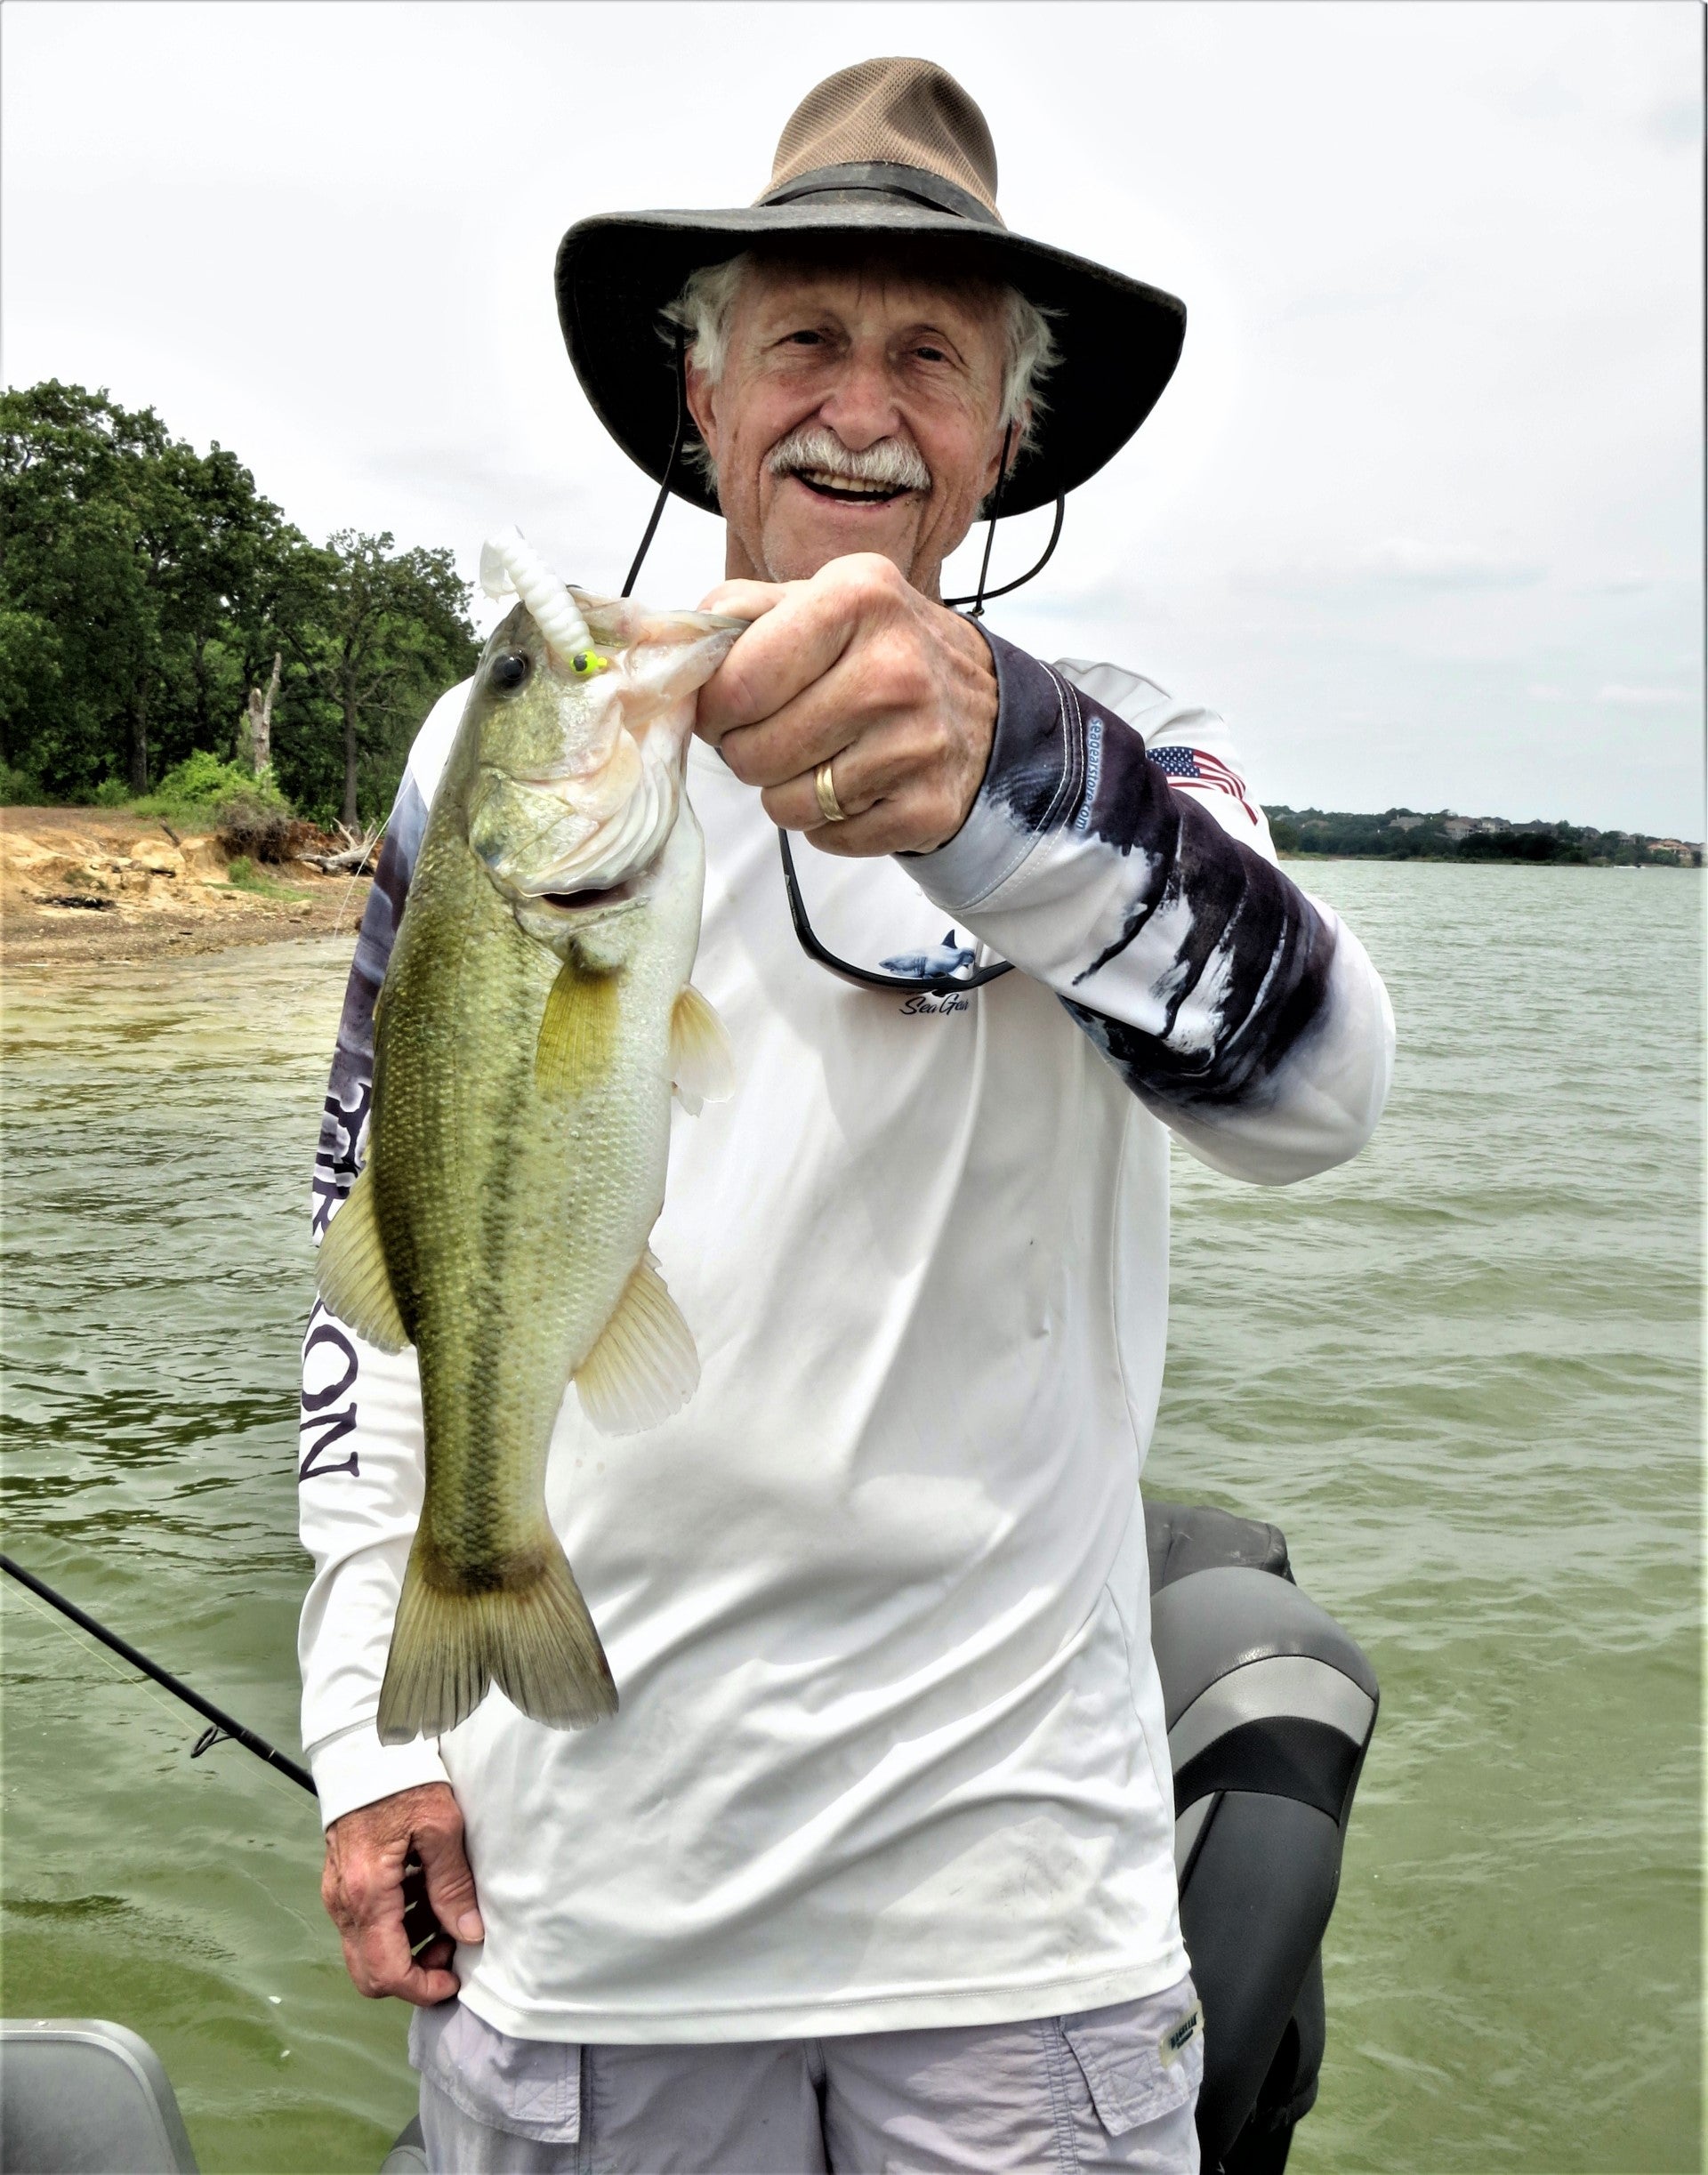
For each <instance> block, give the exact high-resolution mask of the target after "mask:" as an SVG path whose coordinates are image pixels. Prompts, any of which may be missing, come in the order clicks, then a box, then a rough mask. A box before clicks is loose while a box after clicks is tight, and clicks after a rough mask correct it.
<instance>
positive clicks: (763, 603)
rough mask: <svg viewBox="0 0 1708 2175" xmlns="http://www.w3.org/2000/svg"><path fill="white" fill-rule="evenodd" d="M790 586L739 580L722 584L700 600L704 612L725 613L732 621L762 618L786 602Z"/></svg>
mask: <svg viewBox="0 0 1708 2175" xmlns="http://www.w3.org/2000/svg"><path fill="white" fill-rule="evenodd" d="M789 586H790V584H787V583H785V582H750V581H743V580H741V579H739V578H737V579H736V580H734V581H728V582H720V583H719V584H718V585H717V587H716V588H715V589H708V590H707V591H706V592H705V596H703V597H702V598H701V599H700V603H699V608H700V610H701V611H703V612H721V613H722V614H723V615H724V616H725V617H726V618H729V619H762V618H763V617H764V616H765V615H766V613H767V612H769V611H774V610H775V609H776V608H777V606H778V605H779V604H781V603H782V601H783V599H784V596H785V595H786V592H787V590H788V588H789Z"/></svg>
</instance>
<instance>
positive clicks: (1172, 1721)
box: [1146, 1503, 1379, 2175]
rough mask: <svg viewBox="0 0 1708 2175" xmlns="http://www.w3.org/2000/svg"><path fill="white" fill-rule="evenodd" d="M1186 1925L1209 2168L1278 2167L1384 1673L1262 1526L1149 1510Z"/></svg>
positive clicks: (1305, 2079)
mask: <svg viewBox="0 0 1708 2175" xmlns="http://www.w3.org/2000/svg"><path fill="white" fill-rule="evenodd" d="M1146 1526H1147V1534H1146V1537H1147V1541H1148V1544H1149V1545H1148V1553H1149V1558H1150V1565H1151V1578H1152V1596H1151V1645H1152V1647H1153V1650H1154V1652H1155V1654H1156V1668H1157V1673H1158V1675H1159V1677H1160V1678H1161V1680H1162V1686H1163V1703H1164V1713H1165V1717H1166V1720H1167V1724H1168V1745H1169V1755H1170V1759H1171V1761H1172V1767H1173V1770H1174V1811H1175V1827H1174V1858H1175V1868H1176V1871H1177V1873H1178V1874H1179V1878H1180V1932H1181V1937H1182V1938H1183V1939H1184V1941H1185V1944H1186V1949H1187V1953H1188V1956H1189V1957H1190V1959H1191V1962H1192V1975H1193V1978H1194V1979H1195V1981H1196V1985H1197V1988H1198V1993H1199V1995H1200V1997H1201V1998H1202V2000H1203V2002H1204V2026H1205V2030H1204V2084H1203V2087H1202V2090H1201V2091H1200V2093H1199V2098H1198V2140H1199V2146H1200V2150H1201V2153H1202V2156H1203V2162H1204V2169H1205V2175H1213V2171H1218V2170H1220V2171H1221V2175H1280V2171H1281V2170H1282V2169H1283V2168H1284V2167H1285V2163H1286V2158H1287V2154H1288V2150H1289V2147H1290V2145H1291V2141H1292V2135H1293V2126H1294V2125H1295V2124H1296V2123H1297V2122H1298V2121H1299V2119H1300V2117H1301V2115H1304V2114H1305V2113H1306V2112H1307V2111H1308V2110H1309V2107H1310V2106H1311V2105H1312V2103H1313V2101H1314V2100H1315V2098H1316V2095H1317V2073H1318V2070H1319V2069H1320V2066H1321V2063H1322V2056H1323V2048H1324V2036H1325V2024H1324V2015H1323V1981H1322V1957H1321V1949H1322V1939H1323V1935H1324V1932H1325V1929H1326V1927H1327V1925H1328V1920H1329V1914H1330V1913H1331V1912H1332V1910H1333V1906H1334V1897H1335V1892H1336V1890H1337V1889H1338V1887H1339V1885H1340V1874H1341V1848H1342V1844H1343V1842H1344V1840H1345V1833H1346V1825H1347V1822H1348V1820H1349V1818H1350V1817H1351V1810H1352V1800H1353V1794H1354V1792H1355V1791H1356V1790H1357V1787H1358V1776H1359V1773H1360V1771H1361V1769H1362V1768H1363V1765H1364V1757H1365V1753H1366V1750H1367V1749H1368V1746H1369V1743H1370V1738H1371V1735H1372V1733H1373V1731H1374V1728H1375V1721H1376V1710H1377V1705H1378V1699H1379V1694H1378V1688H1377V1684H1376V1678H1375V1672H1374V1670H1373V1669H1372V1668H1371V1666H1370V1663H1369V1661H1368V1660H1367V1658H1366V1655H1364V1653H1363V1652H1362V1650H1361V1649H1360V1648H1359V1647H1358V1644H1357V1642H1356V1641H1355V1640H1354V1639H1351V1638H1349V1636H1348V1634H1347V1633H1346V1632H1345V1631H1343V1630H1342V1629H1341V1626H1340V1625H1339V1624H1338V1623H1335V1621H1334V1619H1333V1617H1332V1616H1331V1615H1328V1614H1327V1612H1326V1611H1325V1609H1323V1608H1320V1607H1318V1606H1317V1603H1316V1602H1315V1601H1313V1600H1311V1599H1310V1598H1309V1595H1307V1594H1304V1593H1301V1591H1299V1588H1298V1587H1297V1586H1296V1585H1295V1584H1293V1578H1292V1571H1291V1567H1290V1565H1289V1563H1288V1559H1287V1549H1286V1543H1285V1539H1284V1538H1283V1537H1282V1535H1281V1534H1280V1532H1279V1531H1278V1530H1277V1528H1276V1527H1273V1526H1267V1525H1263V1524H1261V1523H1259V1522H1258V1521H1255V1520H1253V1519H1249V1518H1234V1517H1232V1516H1230V1514H1229V1513H1228V1512H1226V1511H1221V1510H1211V1509H1209V1508H1207V1507H1204V1508H1200V1507H1197V1506H1184V1505H1181V1504H1179V1503H1156V1504H1147V1505H1146Z"/></svg>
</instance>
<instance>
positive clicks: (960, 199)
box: [759, 159, 1003, 228]
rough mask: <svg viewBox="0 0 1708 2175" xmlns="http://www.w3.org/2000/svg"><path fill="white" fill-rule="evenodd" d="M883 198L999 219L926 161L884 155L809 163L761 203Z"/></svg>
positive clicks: (993, 223) (985, 221) (984, 222)
mask: <svg viewBox="0 0 1708 2175" xmlns="http://www.w3.org/2000/svg"><path fill="white" fill-rule="evenodd" d="M850 196H870V197H890V199H891V200H892V201H895V200H899V201H901V202H903V203H906V204H919V205H923V206H924V207H925V209H926V210H927V211H932V212H949V213H953V214H954V215H955V217H956V218H957V219H971V220H973V221H975V222H977V223H978V224H979V226H981V227H999V228H1000V227H1001V226H1002V224H1003V222H1002V221H1001V219H999V218H998V216H997V215H996V213H995V212H993V211H992V210H991V208H990V206H989V205H987V204H981V203H980V202H979V198H978V197H975V196H974V195H973V193H972V191H971V189H963V188H961V187H960V186H959V185H958V184H957V183H956V182H954V181H945V180H944V178H943V176H942V175H941V174H940V173H932V172H931V169H930V168H929V167H926V166H906V165H899V164H898V163H897V162H896V161H893V160H890V159H871V160H866V161H862V162H861V163H859V164H857V165H846V166H815V167H814V168H813V170H812V171H811V173H799V174H796V176H795V177H794V180H793V181H786V182H785V183H784V184H783V186H782V187H781V188H780V189H769V190H767V192H766V193H765V195H764V196H762V197H761V198H760V200H759V201H760V203H761V205H771V204H795V203H798V202H799V201H800V199H801V198H802V197H850Z"/></svg>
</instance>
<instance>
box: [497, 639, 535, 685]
mask: <svg viewBox="0 0 1708 2175" xmlns="http://www.w3.org/2000/svg"><path fill="white" fill-rule="evenodd" d="M488 677H489V678H490V679H491V681H492V684H493V685H494V687H495V688H519V687H520V686H521V684H522V682H523V681H524V680H526V679H527V678H528V659H527V658H526V657H520V656H519V655H518V654H517V652H516V651H515V650H513V649H507V650H505V652H504V655H503V656H502V657H494V659H493V660H492V671H491V673H490V674H489V675H488Z"/></svg>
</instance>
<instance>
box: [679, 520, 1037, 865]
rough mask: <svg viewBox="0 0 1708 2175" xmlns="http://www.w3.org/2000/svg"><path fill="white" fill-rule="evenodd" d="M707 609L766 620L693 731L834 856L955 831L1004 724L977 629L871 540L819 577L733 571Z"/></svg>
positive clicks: (728, 667)
mask: <svg viewBox="0 0 1708 2175" xmlns="http://www.w3.org/2000/svg"><path fill="white" fill-rule="evenodd" d="M702 609H704V610H705V611H715V612H720V613H726V614H729V615H730V616H734V617H737V618H742V619H751V620H753V622H755V624H753V626H752V627H751V628H750V629H749V631H748V632H746V633H745V634H744V635H743V636H742V638H741V640H740V641H739V642H737V645H736V647H735V648H734V649H733V650H732V651H731V652H730V654H729V657H727V658H726V659H725V660H724V662H723V664H722V665H721V666H720V667H719V669H718V670H717V672H716V673H713V676H712V678H711V679H710V680H708V681H706V683H705V686H704V687H703V688H702V689H700V694H699V704H698V711H697V720H696V724H695V730H696V731H697V733H698V734H699V736H700V737H701V738H702V739H703V740H705V741H708V742H709V743H710V744H711V745H713V747H715V748H716V749H718V751H719V753H721V755H722V757H723V759H724V761H726V762H727V763H728V764H729V768H730V769H732V770H733V771H734V772H735V774H736V776H737V777H738V778H740V779H741V781H742V782H743V784H744V785H757V786H759V787H760V788H761V800H762V802H763V803H764V808H765V812H766V814H767V815H768V816H769V818H771V820H772V822H773V823H776V824H778V825H780V826H782V827H783V828H784V829H785V830H788V831H802V832H804V833H805V834H806V835H807V837H808V839H809V840H810V842H811V843H812V844H813V845H815V846H818V847H819V848H820V849H821V850H823V851H824V852H826V853H841V854H853V855H876V854H885V853H920V852H927V851H929V850H931V848H932V847H935V846H940V845H942V844H944V843H945V842H946V841H947V840H948V839H951V838H953V837H954V836H955V833H956V832H957V831H958V830H959V829H960V828H961V826H962V825H963V823H964V822H965V821H966V819H967V815H968V811H969V810H971V807H972V803H973V802H974V800H975V799H976V798H977V797H978V793H979V785H980V784H981V782H982V781H983V778H984V775H985V768H986V765H987V762H988V761H989V760H990V748H991V741H992V739H993V737H994V736H995V729H996V670H995V663H994V661H993V659H992V657H991V653H990V647H989V645H988V644H987V642H986V640H985V639H984V637H983V635H981V634H980V633H979V630H978V629H977V628H976V627H975V626H973V625H971V624H970V623H969V622H968V621H967V620H964V619H962V618H959V617H958V616H956V615H955V613H954V612H951V611H949V610H947V608H945V607H944V606H942V605H940V604H933V603H931V601H930V600H928V599H927V598H925V597H922V596H921V595H920V593H919V592H918V591H917V590H915V589H912V588H910V587H909V586H908V584H907V583H906V581H905V580H904V579H903V577H902V576H901V575H900V574H898V572H897V570H896V568H894V567H893V566H891V565H890V561H889V560H887V559H881V558H879V557H878V556H877V555H876V554H875V553H873V552H860V553H858V554H855V555H853V556H850V557H849V558H845V559H834V560H831V561H830V563H829V565H827V566H826V567H824V568H821V569H820V571H819V572H818V573H817V574H815V575H814V576H813V577H812V579H811V580H810V581H806V582H784V583H769V582H747V581H734V582H723V583H721V584H719V585H718V587H717V588H715V589H714V590H713V591H712V592H711V593H710V595H709V596H707V597H706V599H705V602H704V604H703V606H702ZM821 786H823V787H826V788H827V789H828V792H829V793H830V794H831V795H832V796H833V805H834V806H837V807H840V808H841V810H842V816H843V818H844V819H843V820H836V819H834V818H829V817H828V812H827V810H826V804H825V797H824V793H822V792H821V790H820V788H821Z"/></svg>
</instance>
